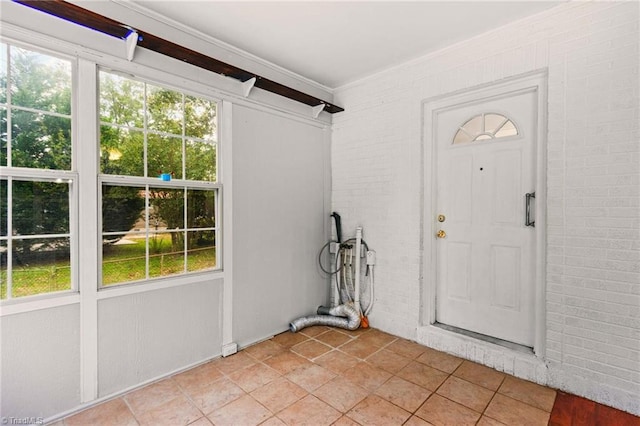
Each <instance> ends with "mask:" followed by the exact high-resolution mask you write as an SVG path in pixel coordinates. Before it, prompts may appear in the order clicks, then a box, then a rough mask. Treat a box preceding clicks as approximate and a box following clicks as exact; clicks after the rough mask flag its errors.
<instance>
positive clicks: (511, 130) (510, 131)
mask: <svg viewBox="0 0 640 426" xmlns="http://www.w3.org/2000/svg"><path fill="white" fill-rule="evenodd" d="M517 134H518V129H516V126H514V125H513V122H511V120H509V121H507V122H506V123H504V126H502V127H501V128H500V130H498V131H497V132H496V137H497V138H502V137H506V136H515V135H517Z"/></svg>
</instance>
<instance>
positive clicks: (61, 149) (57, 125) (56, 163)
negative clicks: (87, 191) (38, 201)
mask: <svg viewBox="0 0 640 426" xmlns="http://www.w3.org/2000/svg"><path fill="white" fill-rule="evenodd" d="M11 131H12V140H11V156H12V161H13V163H12V165H13V166H14V167H31V168H37V169H59V170H69V169H70V168H71V119H70V118H62V117H54V116H52V115H48V114H42V113H33V112H27V111H18V110H13V111H12V113H11Z"/></svg>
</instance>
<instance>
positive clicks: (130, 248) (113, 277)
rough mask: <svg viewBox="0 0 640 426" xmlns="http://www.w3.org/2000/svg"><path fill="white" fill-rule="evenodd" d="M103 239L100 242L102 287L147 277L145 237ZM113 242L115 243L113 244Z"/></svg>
mask: <svg viewBox="0 0 640 426" xmlns="http://www.w3.org/2000/svg"><path fill="white" fill-rule="evenodd" d="M136 237H137V236H135V235H126V236H125V235H120V236H109V237H105V238H104V239H103V242H102V285H109V284H116V283H123V282H127V281H138V280H143V279H145V278H146V277H147V273H146V270H147V255H146V250H147V249H146V237H145V234H144V233H142V234H141V235H140V236H139V237H137V238H136ZM114 241H115V242H114Z"/></svg>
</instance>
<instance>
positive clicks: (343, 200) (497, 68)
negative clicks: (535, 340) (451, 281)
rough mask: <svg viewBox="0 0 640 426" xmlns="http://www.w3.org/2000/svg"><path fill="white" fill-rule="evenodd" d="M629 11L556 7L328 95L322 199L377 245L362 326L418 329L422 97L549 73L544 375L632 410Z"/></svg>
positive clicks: (635, 47) (637, 59) (639, 152)
mask: <svg viewBox="0 0 640 426" xmlns="http://www.w3.org/2000/svg"><path fill="white" fill-rule="evenodd" d="M639 15H640V3H638V2H589V3H587V2H574V3H567V4H563V5H560V6H558V7H556V8H554V9H551V10H549V11H546V12H544V13H541V14H538V15H535V16H533V17H529V18H526V19H524V20H520V21H517V22H514V23H512V24H509V25H508V26H505V27H502V28H499V29H497V30H494V31H492V32H489V33H486V34H483V35H480V36H477V37H474V38H472V39H470V40H467V41H465V42H462V43H459V44H456V45H454V46H451V47H449V48H447V49H444V50H441V51H438V52H435V53H432V54H429V55H427V56H424V57H422V58H419V59H417V60H414V61H412V62H409V63H406V64H403V65H400V66H398V67H396V68H394V69H393V70H389V71H386V72H382V73H379V74H376V75H374V76H371V77H367V78H365V79H363V80H360V81H357V82H354V83H351V84H349V85H347V86H344V87H342V88H339V89H338V90H337V91H336V96H335V101H336V103H338V104H340V105H344V106H345V108H346V111H345V112H344V113H341V114H337V115H336V116H335V117H334V122H333V139H332V173H333V175H332V178H333V191H332V194H333V200H332V203H333V206H332V207H333V210H335V211H338V212H339V213H340V214H341V215H342V218H343V229H345V231H346V230H352V229H354V228H355V226H357V225H361V226H363V227H364V232H365V235H364V238H365V240H366V241H367V242H368V244H369V245H370V246H371V247H372V248H373V249H375V250H376V251H377V260H378V264H377V265H376V282H377V286H376V305H375V307H374V310H373V312H372V315H371V323H372V325H373V326H375V327H377V328H380V329H383V330H386V331H389V332H392V333H395V334H399V335H401V336H403V337H406V338H410V339H415V338H416V333H417V332H416V329H417V328H418V326H419V325H420V317H421V303H420V301H421V297H422V291H421V285H422V281H421V275H422V267H421V264H422V251H421V245H422V241H421V240H422V238H421V235H422V224H421V215H422V197H423V186H422V174H423V171H422V147H421V143H422V142H421V140H422V138H421V135H422V111H421V102H422V101H423V100H424V99H428V98H431V97H434V96H437V95H441V94H445V93H449V92H453V91H457V90H461V89H464V88H469V87H473V86H476V85H479V84H484V83H489V82H493V81H497V80H500V79H502V78H506V77H510V76H515V75H518V74H522V73H525V72H529V71H532V70H538V69H543V68H546V69H548V90H549V92H548V117H547V120H548V122H547V124H548V134H547V156H548V162H547V186H548V188H547V191H548V199H547V230H546V231H547V259H546V267H547V276H546V300H547V303H546V309H547V313H546V324H547V334H546V336H547V338H546V339H547V342H546V343H547V344H546V353H545V361H546V363H547V365H548V370H549V374H548V382H549V384H550V385H551V386H554V387H557V388H560V389H563V390H566V391H569V392H572V393H577V394H579V395H582V396H585V397H587V398H590V399H593V400H596V401H598V402H602V403H604V404H608V405H612V406H614V407H617V408H620V409H622V410H625V411H629V412H632V413H635V414H640V402H639V401H640V125H639V123H640V107H639V104H640V93H639V92H640V83H639V80H640V76H639V64H640V55H639V40H640V31H639V28H638V25H639Z"/></svg>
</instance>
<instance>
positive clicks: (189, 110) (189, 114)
mask: <svg viewBox="0 0 640 426" xmlns="http://www.w3.org/2000/svg"><path fill="white" fill-rule="evenodd" d="M184 114H185V117H184V118H185V135H186V136H191V137H194V138H199V139H206V140H212V141H215V140H217V138H216V104H215V103H214V102H210V101H208V100H206V99H200V98H196V97H193V96H185V101H184Z"/></svg>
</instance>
